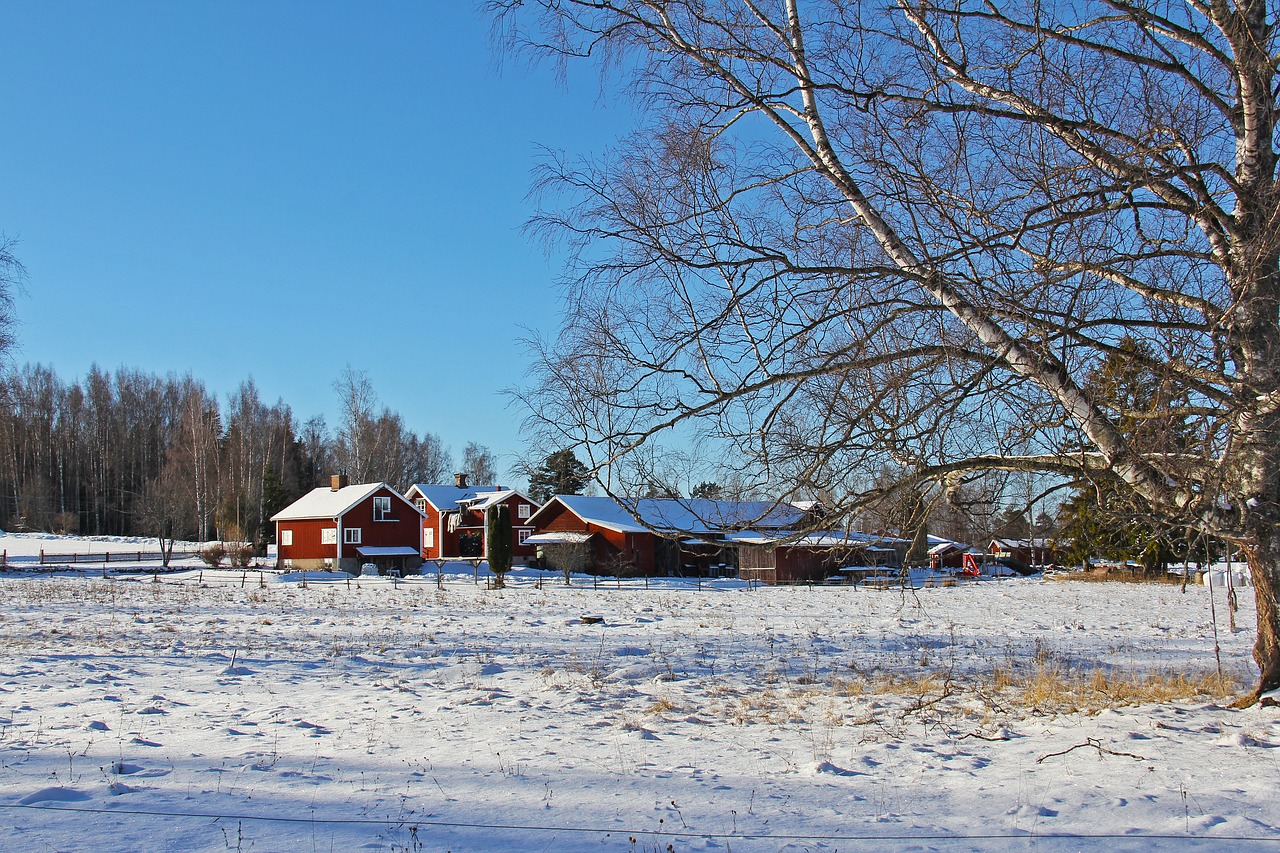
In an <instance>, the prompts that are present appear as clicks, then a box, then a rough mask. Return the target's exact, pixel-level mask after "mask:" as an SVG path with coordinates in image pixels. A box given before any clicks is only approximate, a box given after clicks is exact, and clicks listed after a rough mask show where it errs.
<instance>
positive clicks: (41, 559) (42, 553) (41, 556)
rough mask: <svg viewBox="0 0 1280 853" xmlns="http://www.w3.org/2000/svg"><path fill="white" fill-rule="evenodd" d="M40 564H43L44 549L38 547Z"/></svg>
mask: <svg viewBox="0 0 1280 853" xmlns="http://www.w3.org/2000/svg"><path fill="white" fill-rule="evenodd" d="M40 565H42V566H43V565H44V549H43V548H41V549H40Z"/></svg>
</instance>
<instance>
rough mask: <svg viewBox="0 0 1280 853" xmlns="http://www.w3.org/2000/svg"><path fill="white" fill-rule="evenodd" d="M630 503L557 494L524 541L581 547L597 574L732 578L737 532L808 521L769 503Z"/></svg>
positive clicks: (534, 520) (799, 512)
mask: <svg viewBox="0 0 1280 853" xmlns="http://www.w3.org/2000/svg"><path fill="white" fill-rule="evenodd" d="M628 504H629V506H623V505H622V504H621V503H619V502H618V501H615V500H614V499H613V498H609V497H594V496H588V495H556V496H555V497H554V498H552V499H551V500H549V501H547V503H546V504H544V505H543V507H542V509H540V510H538V512H537V513H536V514H535V515H534V517H533V518H532V519H530V521H531V523H532V524H533V525H534V526H536V527H537V528H538V532H537V533H536V534H534V535H533V536H532V537H530V538H529V540H528V541H529V542H531V543H533V544H536V545H540V546H557V545H570V546H577V547H581V548H584V549H585V550H586V555H585V556H586V565H585V570H586V571H589V572H594V573H599V574H634V575H697V576H715V575H726V574H729V575H731V574H733V573H734V572H735V571H736V567H737V557H738V550H739V546H738V543H737V542H735V541H733V536H734V535H735V534H737V533H739V532H741V531H744V530H769V531H780V530H782V529H784V528H792V527H795V526H797V525H799V524H801V523H802V522H803V520H804V519H805V518H806V513H805V511H804V510H801V509H799V508H796V507H793V506H789V505H787V504H776V503H773V502H770V501H716V500H700V499H692V498H689V499H676V498H640V499H635V500H634V501H628ZM637 516H639V519H637Z"/></svg>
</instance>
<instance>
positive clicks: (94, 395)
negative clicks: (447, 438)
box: [0, 364, 494, 545]
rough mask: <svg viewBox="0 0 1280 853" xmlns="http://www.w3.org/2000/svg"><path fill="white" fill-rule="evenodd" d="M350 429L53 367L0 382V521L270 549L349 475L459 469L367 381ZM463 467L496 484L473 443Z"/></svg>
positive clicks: (353, 382) (413, 477) (361, 380)
mask: <svg viewBox="0 0 1280 853" xmlns="http://www.w3.org/2000/svg"><path fill="white" fill-rule="evenodd" d="M334 388H335V390H336V391H337V393H338V398H339V403H340V414H339V418H340V422H339V423H338V425H337V426H336V428H335V429H330V428H329V426H328V425H327V424H326V422H325V419H324V417H323V416H315V417H311V418H308V419H307V420H305V421H301V422H299V421H298V419H297V418H296V417H295V415H294V413H293V411H292V410H291V409H290V407H289V406H288V404H286V403H285V402H284V401H283V400H277V401H276V402H275V403H274V404H268V403H266V402H264V401H263V400H262V398H261V395H260V393H259V391H258V388H257V386H256V385H255V384H254V382H253V380H252V379H250V380H248V381H246V382H244V383H242V384H241V385H240V387H239V388H237V389H236V390H235V391H234V392H233V393H232V394H230V395H229V396H228V397H227V399H226V400H225V402H222V401H220V400H219V398H218V397H217V395H215V394H214V393H212V392H211V391H210V390H209V389H208V388H207V387H206V386H205V385H204V384H203V383H202V382H200V381H199V380H196V379H194V378H192V377H191V376H190V375H186V376H176V375H173V374H170V375H168V376H163V377H162V376H157V375H155V374H151V373H146V372H144V371H140V370H132V369H128V368H120V369H119V370H117V371H115V372H114V373H108V372H106V371H104V370H103V369H101V368H99V367H97V366H94V367H92V368H91V369H90V370H89V372H88V375H87V376H85V377H84V379H83V380H80V381H73V382H66V381H64V380H62V379H61V378H60V377H59V376H58V375H57V374H56V373H55V372H54V370H53V369H51V368H49V367H46V366H44V365H40V364H35V365H30V364H28V365H25V366H23V367H21V368H17V369H13V370H11V371H9V372H7V373H5V374H3V375H0V521H3V524H4V527H5V529H7V530H12V531H20V530H45V531H54V532H64V533H82V534H89V535H101V534H109V535H149V536H161V537H175V538H180V539H197V540H201V541H205V540H210V539H222V540H235V541H247V542H252V543H255V544H259V545H261V544H264V543H265V542H266V541H267V540H268V539H269V538H270V537H271V536H272V535H273V530H272V529H271V528H272V526H271V524H270V523H269V519H270V518H271V516H272V515H273V514H274V513H275V512H277V511H278V510H280V509H281V508H283V507H284V506H286V505H288V504H289V503H291V502H292V501H294V500H295V499H297V498H298V497H299V496H301V495H302V494H304V493H305V492H307V491H308V490H310V489H312V488H314V487H316V486H318V485H323V484H325V483H327V482H328V478H329V476H330V474H331V473H335V472H345V473H346V474H347V475H348V477H349V479H350V482H352V483H359V482H370V481H383V482H388V483H391V484H392V485H395V486H397V487H399V488H407V486H408V485H409V484H411V483H420V482H444V481H445V478H447V477H449V476H450V475H451V474H452V468H453V459H452V457H451V455H450V453H449V451H448V449H447V448H446V447H445V446H444V444H443V442H442V441H441V440H440V438H439V436H437V435H434V434H432V433H424V434H421V435H419V434H417V433H415V432H414V431H413V430H411V429H409V428H408V427H406V425H405V424H404V421H403V419H402V418H401V417H400V415H399V414H397V413H395V412H392V411H390V410H389V409H387V408H385V407H381V406H379V404H378V400H377V396H376V394H375V393H374V391H373V386H372V384H371V383H370V381H369V378H368V376H367V375H366V374H364V373H363V372H360V371H355V370H352V369H351V368H348V369H347V370H345V371H344V372H343V374H342V376H341V377H340V378H339V379H338V381H337V382H336V383H334ZM466 456H467V460H466V461H467V462H468V463H469V464H471V465H473V466H474V467H476V468H478V469H480V470H478V471H476V472H475V473H478V474H484V475H487V476H488V477H492V476H493V464H494V459H493V455H492V454H491V453H489V451H488V450H487V448H484V447H483V446H480V445H476V444H474V443H471V444H469V445H468V446H467V451H466Z"/></svg>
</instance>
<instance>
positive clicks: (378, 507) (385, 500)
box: [373, 495, 395, 521]
mask: <svg viewBox="0 0 1280 853" xmlns="http://www.w3.org/2000/svg"><path fill="white" fill-rule="evenodd" d="M373 520H374V521H395V519H394V518H392V517H391V496H390V495H374V497H373Z"/></svg>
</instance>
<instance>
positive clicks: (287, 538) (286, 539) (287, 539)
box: [280, 530, 293, 545]
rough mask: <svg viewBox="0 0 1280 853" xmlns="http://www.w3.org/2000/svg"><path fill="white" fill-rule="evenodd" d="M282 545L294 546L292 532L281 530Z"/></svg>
mask: <svg viewBox="0 0 1280 853" xmlns="http://www.w3.org/2000/svg"><path fill="white" fill-rule="evenodd" d="M280 544H281V545H292V544H293V531H292V530H281V531H280Z"/></svg>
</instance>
